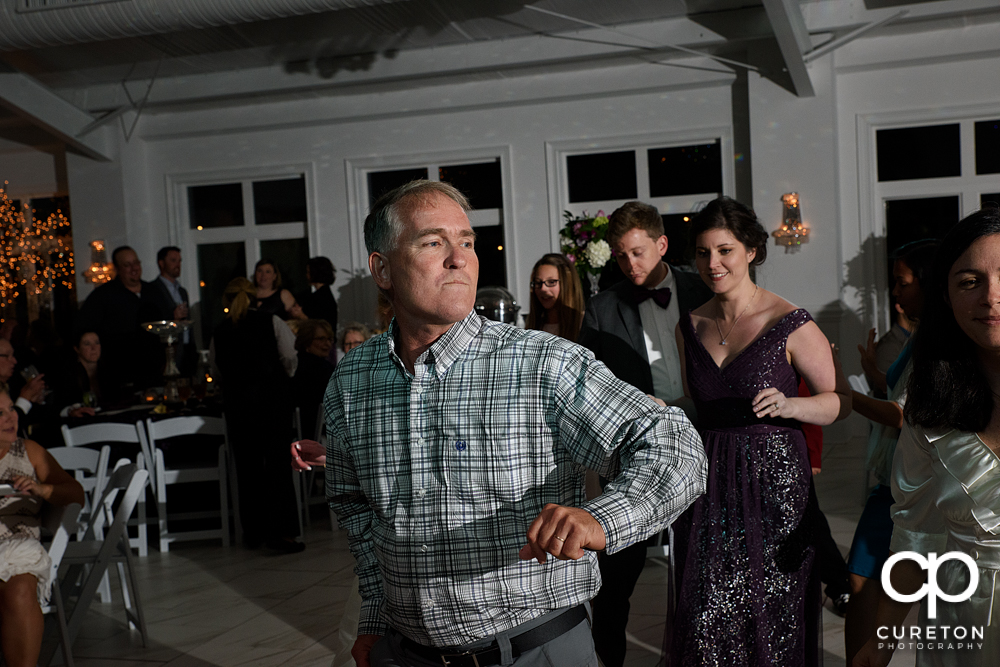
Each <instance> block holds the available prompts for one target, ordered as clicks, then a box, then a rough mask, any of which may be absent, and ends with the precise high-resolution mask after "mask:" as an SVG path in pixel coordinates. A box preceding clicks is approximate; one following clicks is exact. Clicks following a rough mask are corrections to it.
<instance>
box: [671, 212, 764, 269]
mask: <svg viewBox="0 0 1000 667" xmlns="http://www.w3.org/2000/svg"><path fill="white" fill-rule="evenodd" d="M711 229H725V230H726V231H727V232H729V233H730V234H732V235H733V238H735V239H736V240H737V241H739V242H740V243H742V244H743V247H745V248H746V249H747V250H756V251H757V254H756V255H755V256H754V258H753V260H752V261H751V262H750V265H751V266H760V265H761V264H763V263H764V260H765V259H767V239H768V234H767V232H766V231H764V228H763V227H762V226H761V224H760V222H758V221H757V214H756V213H754V212H753V210H751V209H750V208H748V207H746V206H744V205H743V204H741V203H739V202H738V201H736V200H735V199H730V198H729V197H719V198H718V199H713V200H712V201H710V202H708V205H707V206H705V208H703V209H701V211H699V212H698V213H697V214H696V215H695V216H694V219H693V220H691V232H690V234H689V235H688V238H689V239H690V244H691V248H690V252H689V255H690V256H694V244H695V242H696V241H697V239H698V237H699V236H700V235H701V234H703V233H705V232H707V231H709V230H711Z"/></svg>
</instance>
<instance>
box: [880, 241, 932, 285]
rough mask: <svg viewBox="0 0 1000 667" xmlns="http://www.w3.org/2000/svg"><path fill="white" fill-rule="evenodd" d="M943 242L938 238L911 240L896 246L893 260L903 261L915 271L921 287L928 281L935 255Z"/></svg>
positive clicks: (914, 273)
mask: <svg viewBox="0 0 1000 667" xmlns="http://www.w3.org/2000/svg"><path fill="white" fill-rule="evenodd" d="M940 245H941V242H940V241H938V240H937V239H920V240H919V241H911V242H910V243H906V244H904V245H901V246H899V247H898V248H896V250H895V252H893V253H892V257H891V259H892V261H893V262H902V263H903V264H906V266H907V268H909V269H910V271H912V272H913V277H914V278H916V279H917V282H918V283H920V285H921V287H922V286H923V285H925V284H926V283H927V279H928V275H929V274H930V271H931V266H932V264H933V262H934V256H935V255H936V254H937V249H938V247H940Z"/></svg>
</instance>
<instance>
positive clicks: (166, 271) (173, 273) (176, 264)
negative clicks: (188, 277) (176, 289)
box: [157, 250, 181, 280]
mask: <svg viewBox="0 0 1000 667" xmlns="http://www.w3.org/2000/svg"><path fill="white" fill-rule="evenodd" d="M157 264H159V265H160V273H161V274H163V275H165V276H166V277H168V278H170V279H171V280H177V279H178V278H180V277H181V254H180V253H179V252H177V251H176V250H171V251H170V252H168V253H167V256H166V257H164V258H163V259H161V260H160V261H159V262H157Z"/></svg>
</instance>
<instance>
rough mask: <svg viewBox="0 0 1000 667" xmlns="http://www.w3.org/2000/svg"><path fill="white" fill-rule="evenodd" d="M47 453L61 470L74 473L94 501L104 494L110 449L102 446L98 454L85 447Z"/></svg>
mask: <svg viewBox="0 0 1000 667" xmlns="http://www.w3.org/2000/svg"><path fill="white" fill-rule="evenodd" d="M48 452H49V454H51V455H52V458H54V459H55V460H56V462H57V463H58V464H59V465H60V466H61V467H62V469H63V470H65V471H66V472H72V473H75V475H74V476H75V477H76V481H78V482H80V485H81V486H83V490H84V491H86V492H87V493H88V494H91V495H93V496H95V497H94V500H97V498H99V497H100V496H101V494H102V493H104V483H105V481H107V476H108V461H109V459H110V458H111V447H109V446H107V445H104V446H103V447H101V451H99V452H98V451H97V450H94V449H89V448H87V447H52V448H51V449H49V450H48ZM84 473H89V475H88V474H84Z"/></svg>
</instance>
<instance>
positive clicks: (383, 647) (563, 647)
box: [371, 620, 597, 667]
mask: <svg viewBox="0 0 1000 667" xmlns="http://www.w3.org/2000/svg"><path fill="white" fill-rule="evenodd" d="M525 625H528V624H525ZM527 629H528V628H527V627H524V626H518V627H516V628H513V629H511V630H508V631H507V632H501V633H499V634H497V635H496V641H497V643H498V644H499V645H500V649H501V653H502V654H503V655H504V657H505V659H503V661H502V662H501V663H490V664H489V665H486V664H480V666H479V667H510V666H511V665H516V666H517V667H597V654H596V653H594V640H593V638H592V636H591V634H590V622H589V621H587V620H583V621H581V622H580V623H579V624H578V625H577V626H576V627H574V628H572V629H571V630H568V631H567V632H564V633H563V634H561V635H559V636H558V637H556V638H555V639H553V640H551V641H549V642H547V643H545V644H542V645H541V646H539V647H537V648H534V649H532V650H530V651H528V652H526V653H522V654H521V655H520V656H518V658H517V659H516V660H515V659H514V658H513V657H512V656H510V653H509V651H510V637H511V636H516V635H518V634H519V633H521V632H524V631H526V630H527ZM402 642H403V635H401V634H399V633H398V632H396V631H395V630H393V629H391V628H390V629H389V631H388V632H387V633H386V635H385V636H384V637H383V638H382V639H380V640H379V641H378V643H376V644H375V646H373V647H372V652H371V664H372V667H442V662H441V661H440V660H439V661H437V662H433V661H429V660H427V659H426V658H423V657H421V656H418V655H415V654H413V653H411V652H409V651H407V650H406V649H405V648H403V646H402ZM505 648H506V649H507V650H504V649H505Z"/></svg>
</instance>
